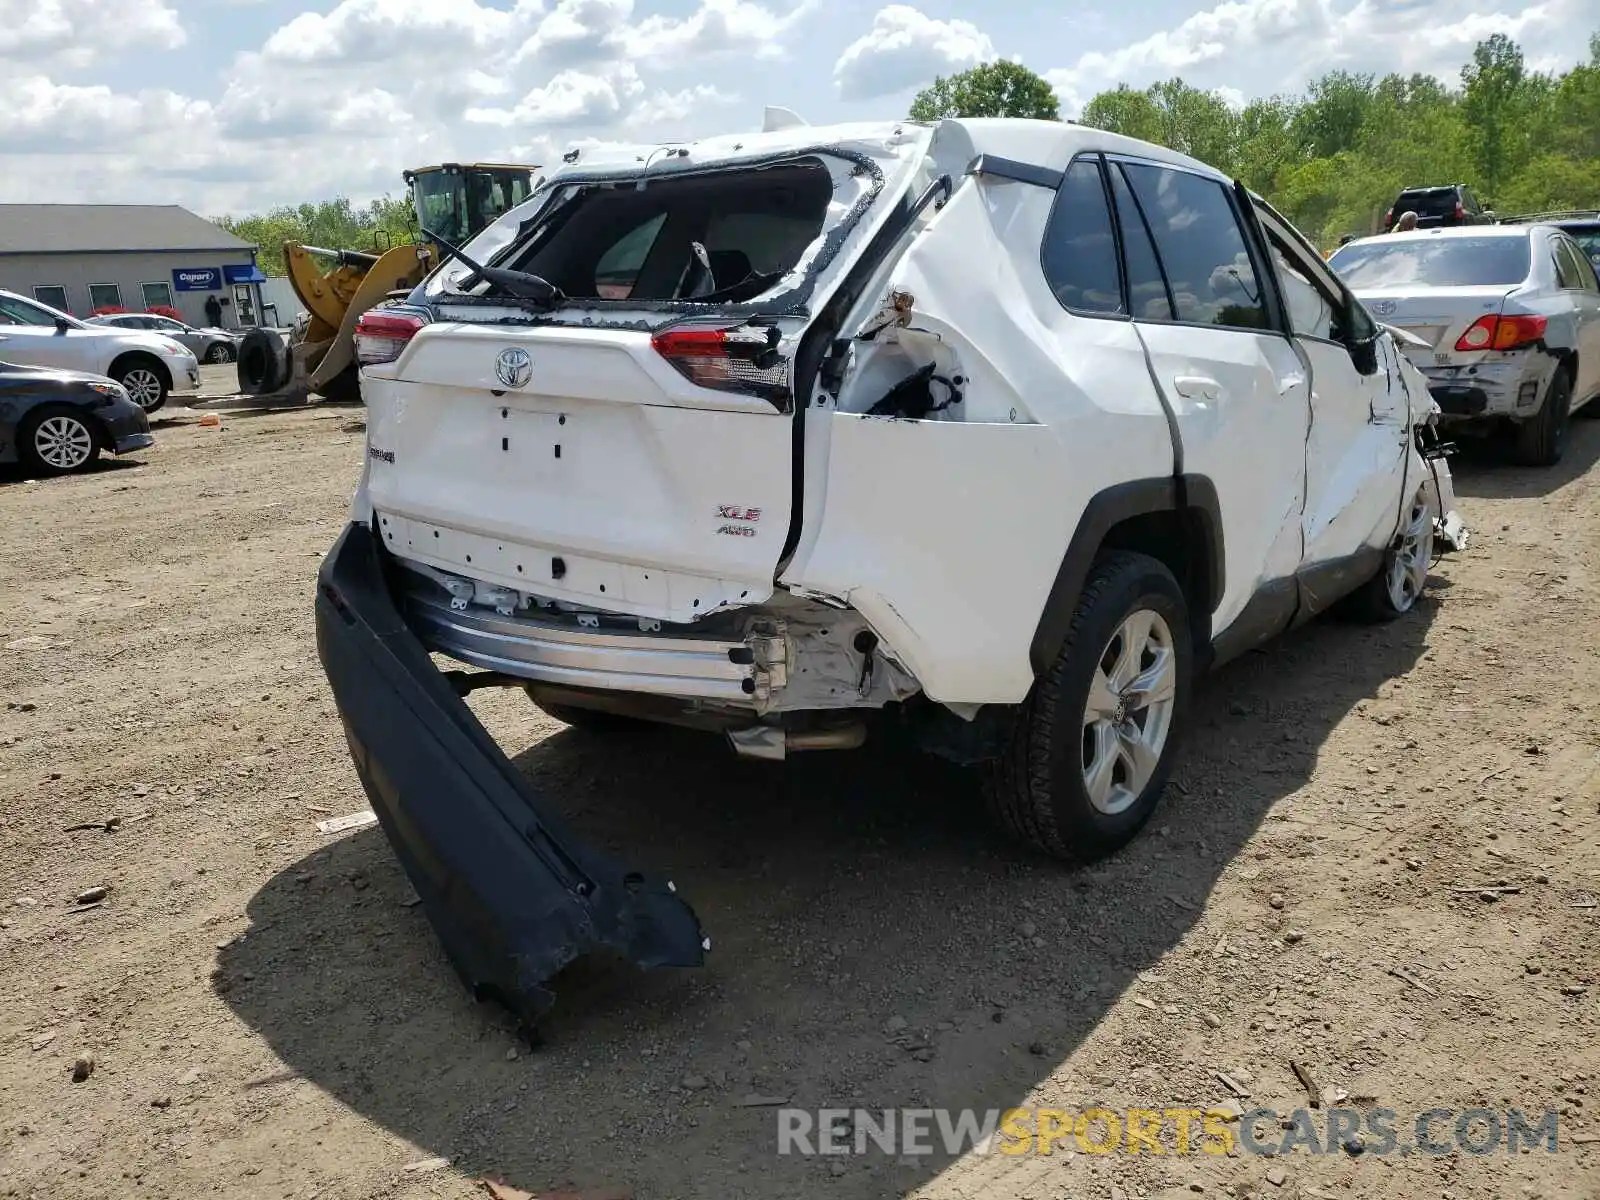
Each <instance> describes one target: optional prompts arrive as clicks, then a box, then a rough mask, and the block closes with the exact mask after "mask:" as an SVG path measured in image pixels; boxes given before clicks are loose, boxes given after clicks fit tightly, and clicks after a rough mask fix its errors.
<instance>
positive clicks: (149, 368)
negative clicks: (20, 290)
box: [0, 290, 200, 413]
mask: <svg viewBox="0 0 1600 1200" xmlns="http://www.w3.org/2000/svg"><path fill="white" fill-rule="evenodd" d="M0 360H3V361H5V362H10V363H23V364H26V365H28V366H35V367H59V368H61V369H63V370H68V371H88V372H90V373H92V374H95V375H106V376H109V377H110V378H112V379H115V380H116V381H117V382H118V383H120V384H121V385H122V386H123V388H124V389H126V391H127V393H128V396H129V398H130V399H132V400H133V401H134V403H136V404H137V405H138V406H139V407H140V408H142V409H144V411H145V412H147V413H151V412H155V411H156V409H158V408H160V407H161V406H162V405H163V404H165V403H166V402H167V396H168V395H169V394H170V393H171V392H172V391H173V389H174V388H182V389H186V390H187V389H193V388H198V387H199V386H200V363H199V360H198V359H196V358H195V356H194V355H193V354H192V353H191V352H190V351H189V349H188V347H186V346H182V345H179V344H178V343H177V342H175V341H173V340H172V339H171V338H169V337H163V336H162V335H160V334H157V333H150V332H147V331H144V330H133V329H111V328H108V327H106V326H101V325H89V324H87V323H85V322H83V321H80V320H78V319H77V318H76V317H72V316H68V315H67V314H66V313H64V312H61V311H59V310H58V309H54V308H51V307H50V306H49V305H47V304H40V303H39V302H38V301H37V300H29V299H28V298H26V297H25V296H19V295H17V294H16V293H15V292H7V291H4V290H0Z"/></svg>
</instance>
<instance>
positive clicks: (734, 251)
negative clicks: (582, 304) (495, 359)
mask: <svg viewBox="0 0 1600 1200" xmlns="http://www.w3.org/2000/svg"><path fill="white" fill-rule="evenodd" d="M833 198H834V189H833V176H832V174H830V172H829V170H828V168H827V167H826V166H825V165H824V164H823V163H822V162H821V161H819V160H817V159H801V160H798V161H794V162H788V163H783V164H779V165H776V166H771V167H762V168H745V169H740V170H728V171H717V172H714V173H707V174H702V175H691V176H683V177H672V176H665V177H662V178H657V179H652V180H649V181H648V182H647V184H646V185H645V186H642V187H641V186H636V185H635V184H634V183H633V182H628V183H625V184H622V185H609V184H608V185H594V186H588V187H585V188H584V189H582V190H581V191H578V192H577V193H576V194H575V195H573V196H572V197H571V198H570V199H569V200H567V201H565V202H564V203H562V204H561V205H560V212H559V215H558V216H554V217H552V219H551V220H550V221H548V222H547V223H546V225H545V226H544V227H543V228H542V231H541V232H540V234H538V235H537V236H535V238H534V239H533V241H532V243H531V244H529V245H528V246H526V247H525V248H523V249H522V250H520V251H518V252H515V253H513V254H512V255H511V256H510V258H509V260H508V261H506V262H505V263H503V264H500V265H504V266H509V267H512V268H514V269H516V270H519V271H531V272H532V273H533V274H535V275H538V276H540V277H541V278H543V279H546V280H548V281H549V282H550V283H553V284H554V285H555V286H556V287H558V288H560V289H561V290H562V291H563V292H565V293H566V294H567V295H568V296H570V297H572V298H574V299H585V298H593V299H607V300H615V299H632V300H640V301H660V300H699V301H706V302H719V301H720V302H725V303H737V302H739V301H743V300H750V299H754V298H755V297H756V296H759V295H761V294H762V293H763V292H765V291H767V290H768V289H770V288H771V287H772V286H773V285H774V284H776V283H777V282H778V280H779V279H781V278H782V277H783V276H784V275H785V274H787V273H788V272H789V271H790V270H791V269H792V268H793V267H794V266H795V264H796V263H797V262H798V261H799V260H800V257H801V255H802V254H803V253H804V251H805V249H806V248H807V247H808V246H809V245H810V244H811V243H812V242H814V241H815V240H816V239H817V238H818V237H819V236H820V235H821V233H822V231H823V227H824V224H825V222H826V220H827V218H828V212H829V205H830V203H831V202H832V201H833Z"/></svg>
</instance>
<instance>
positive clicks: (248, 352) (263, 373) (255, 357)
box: [238, 328, 289, 396]
mask: <svg viewBox="0 0 1600 1200" xmlns="http://www.w3.org/2000/svg"><path fill="white" fill-rule="evenodd" d="M238 355H239V357H238V363H239V369H238V375H239V390H240V391H241V392H243V393H244V394H245V395H247V396H264V395H266V394H267V393H268V392H275V391H277V390H278V389H279V388H281V387H283V386H284V384H286V383H287V382H288V381H289V375H288V372H287V370H286V369H285V355H284V348H283V339H282V338H280V337H279V336H278V335H277V334H276V333H274V332H272V331H271V330H270V329H261V328H256V329H252V330H250V331H249V332H248V333H246V334H245V335H244V340H243V341H242V342H240V343H239V350H238Z"/></svg>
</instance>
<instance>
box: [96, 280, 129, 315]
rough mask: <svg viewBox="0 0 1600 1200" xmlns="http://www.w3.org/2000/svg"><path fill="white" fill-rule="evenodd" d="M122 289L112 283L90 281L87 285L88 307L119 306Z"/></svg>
mask: <svg viewBox="0 0 1600 1200" xmlns="http://www.w3.org/2000/svg"><path fill="white" fill-rule="evenodd" d="M121 307H122V289H121V288H120V287H118V286H117V285H116V284H114V283H91V284H90V285H89V308H90V309H91V310H94V309H100V308H121Z"/></svg>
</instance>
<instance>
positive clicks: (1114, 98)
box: [1078, 84, 1166, 142]
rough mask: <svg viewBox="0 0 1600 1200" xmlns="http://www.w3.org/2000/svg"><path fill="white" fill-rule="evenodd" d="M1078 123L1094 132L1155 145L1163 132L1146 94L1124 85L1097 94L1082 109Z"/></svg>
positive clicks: (1152, 104) (1157, 111)
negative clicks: (1094, 130)
mask: <svg viewBox="0 0 1600 1200" xmlns="http://www.w3.org/2000/svg"><path fill="white" fill-rule="evenodd" d="M1078 120H1079V122H1080V123H1081V124H1084V125H1092V126H1093V127H1094V128H1096V129H1104V130H1107V131H1109V132H1111V133H1120V134H1123V135H1124V136H1126V137H1132V138H1139V139H1141V140H1142V141H1146V142H1159V141H1161V137H1162V135H1163V134H1164V133H1165V132H1166V128H1165V122H1164V121H1163V120H1162V114H1161V110H1160V109H1159V108H1158V107H1157V106H1156V102H1155V101H1154V100H1153V99H1151V98H1150V93H1149V92H1140V91H1135V90H1134V89H1133V88H1131V87H1129V86H1128V85H1127V84H1122V85H1121V86H1120V87H1118V88H1116V89H1115V90H1114V91H1109V92H1101V93H1100V94H1099V95H1098V96H1096V97H1095V98H1094V99H1093V100H1091V101H1089V103H1087V104H1085V105H1084V106H1083V115H1082V116H1081V117H1079V118H1078Z"/></svg>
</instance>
